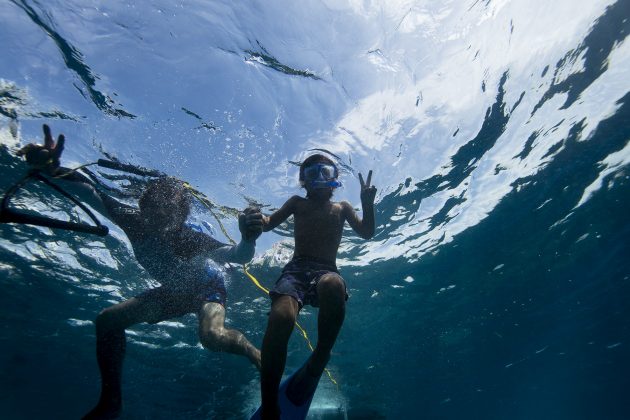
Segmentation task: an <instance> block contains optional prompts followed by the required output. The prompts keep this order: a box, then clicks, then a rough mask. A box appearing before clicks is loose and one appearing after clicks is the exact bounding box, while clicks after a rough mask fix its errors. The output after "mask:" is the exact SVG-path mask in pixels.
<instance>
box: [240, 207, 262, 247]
mask: <svg viewBox="0 0 630 420" xmlns="http://www.w3.org/2000/svg"><path fill="white" fill-rule="evenodd" d="M238 229H239V230H240V231H241V235H243V239H245V240H246V241H255V240H256V239H258V237H259V236H260V235H261V234H262V232H263V216H262V213H261V212H260V209H258V208H256V207H247V208H246V209H245V210H244V211H243V213H241V214H239V215H238Z"/></svg>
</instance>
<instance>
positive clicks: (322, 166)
mask: <svg viewBox="0 0 630 420" xmlns="http://www.w3.org/2000/svg"><path fill="white" fill-rule="evenodd" d="M338 176H339V171H338V170H337V167H336V166H335V165H331V164H330V163H313V164H311V165H308V166H307V167H305V168H304V179H303V180H302V183H303V185H304V186H309V187H311V188H315V189H326V188H338V187H341V182H339V181H337V177H338Z"/></svg>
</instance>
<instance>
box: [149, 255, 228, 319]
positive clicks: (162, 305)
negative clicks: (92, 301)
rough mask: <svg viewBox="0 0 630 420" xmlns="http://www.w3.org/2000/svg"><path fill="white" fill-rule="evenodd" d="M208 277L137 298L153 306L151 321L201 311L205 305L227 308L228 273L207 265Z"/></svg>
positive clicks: (157, 289) (158, 289) (154, 289)
mask: <svg viewBox="0 0 630 420" xmlns="http://www.w3.org/2000/svg"><path fill="white" fill-rule="evenodd" d="M205 273H206V274H205V276H204V278H200V279H195V280H193V281H190V282H187V283H186V284H185V285H184V286H180V285H176V286H170V285H166V286H160V287H156V288H153V289H149V290H147V291H145V292H142V293H140V294H139V295H137V296H136V299H138V300H141V301H142V302H143V303H146V304H148V305H151V307H152V310H151V311H150V312H151V315H150V317H149V319H148V320H147V321H146V322H148V323H150V324H156V323H158V322H161V321H164V320H167V319H171V318H178V317H180V316H184V315H187V314H190V313H198V312H199V311H200V310H201V308H203V305H205V304H206V303H208V302H216V303H219V304H221V305H222V306H224V307H225V302H226V300H227V291H226V289H225V273H224V272H223V271H219V270H215V269H213V267H206V270H205Z"/></svg>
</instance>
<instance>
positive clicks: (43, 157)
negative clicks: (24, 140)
mask: <svg viewBox="0 0 630 420" xmlns="http://www.w3.org/2000/svg"><path fill="white" fill-rule="evenodd" d="M43 128H44V145H43V146H41V145H39V144H34V143H29V144H27V145H26V146H24V147H22V148H21V149H20V150H18V152H17V155H18V156H24V158H26V162H27V163H28V164H29V165H30V166H31V167H32V168H33V169H39V170H41V171H44V172H46V173H47V174H49V175H54V174H55V172H57V169H59V165H60V162H59V159H60V158H61V153H63V146H64V143H65V141H66V139H65V137H64V135H63V134H60V135H59V137H58V138H57V144H55V141H54V140H53V137H52V134H51V133H50V127H48V126H47V125H46V124H44V127H43Z"/></svg>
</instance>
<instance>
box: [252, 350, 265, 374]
mask: <svg viewBox="0 0 630 420" xmlns="http://www.w3.org/2000/svg"><path fill="white" fill-rule="evenodd" d="M252 347H253V346H252ZM249 360H250V362H252V363H253V364H254V366H256V369H258V372H260V367H261V366H262V365H261V362H260V350H258V349H257V348H256V347H253V350H252V351H251V352H250V354H249Z"/></svg>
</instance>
